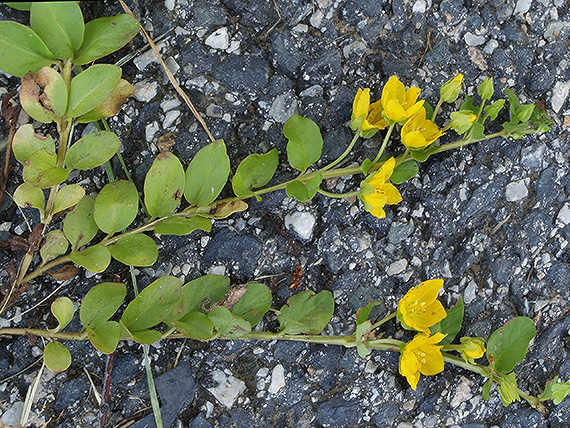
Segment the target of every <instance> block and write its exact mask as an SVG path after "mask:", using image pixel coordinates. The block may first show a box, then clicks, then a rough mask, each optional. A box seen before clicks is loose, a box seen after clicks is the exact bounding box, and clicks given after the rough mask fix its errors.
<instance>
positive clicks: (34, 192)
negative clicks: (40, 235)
mask: <svg viewBox="0 0 570 428" xmlns="http://www.w3.org/2000/svg"><path fill="white" fill-rule="evenodd" d="M12 198H14V202H16V205H18V206H19V207H20V208H26V207H32V208H36V209H38V210H39V211H40V215H42V216H43V214H44V208H45V206H46V199H45V196H44V192H43V190H42V189H38V188H37V187H34V186H30V185H29V184H28V183H22V184H20V185H19V186H18V187H17V189H16V190H15V191H14V195H13V196H12Z"/></svg>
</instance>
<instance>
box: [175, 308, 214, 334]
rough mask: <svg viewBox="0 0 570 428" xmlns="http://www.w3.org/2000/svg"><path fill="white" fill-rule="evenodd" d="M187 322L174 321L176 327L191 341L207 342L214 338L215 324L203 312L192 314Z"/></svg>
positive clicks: (188, 316)
mask: <svg viewBox="0 0 570 428" xmlns="http://www.w3.org/2000/svg"><path fill="white" fill-rule="evenodd" d="M184 318H185V321H184V322H182V321H174V323H173V324H174V327H176V329H177V330H178V331H179V332H180V333H182V334H183V335H184V336H186V337H189V338H191V339H196V340H202V341H206V340H209V339H211V338H212V337H213V336H214V324H213V323H212V321H210V318H208V315H206V314H205V313H203V312H191V313H189V314H188V315H186V317H184Z"/></svg>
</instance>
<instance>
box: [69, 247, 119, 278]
mask: <svg viewBox="0 0 570 428" xmlns="http://www.w3.org/2000/svg"><path fill="white" fill-rule="evenodd" d="M70 257H71V260H72V261H73V263H75V264H77V265H79V266H81V267H84V268H85V269H87V270H88V271H90V272H103V271H104V270H105V269H107V266H109V263H111V253H110V252H109V250H108V249H107V247H105V246H104V245H101V244H97V245H94V246H92V247H89V248H86V249H85V250H83V251H80V252H76V251H74V252H72V253H71V254H70Z"/></svg>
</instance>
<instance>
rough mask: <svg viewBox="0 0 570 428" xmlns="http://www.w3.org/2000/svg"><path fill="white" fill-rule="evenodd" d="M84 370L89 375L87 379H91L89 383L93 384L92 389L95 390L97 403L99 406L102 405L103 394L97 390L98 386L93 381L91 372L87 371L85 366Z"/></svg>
mask: <svg viewBox="0 0 570 428" xmlns="http://www.w3.org/2000/svg"><path fill="white" fill-rule="evenodd" d="M83 371H84V372H85V374H86V375H87V379H89V383H90V384H91V389H92V390H93V395H94V396H95V401H97V404H98V405H99V407H101V394H99V392H97V388H96V387H95V383H94V382H93V379H92V378H91V375H90V374H89V372H88V371H87V369H86V368H85V367H83Z"/></svg>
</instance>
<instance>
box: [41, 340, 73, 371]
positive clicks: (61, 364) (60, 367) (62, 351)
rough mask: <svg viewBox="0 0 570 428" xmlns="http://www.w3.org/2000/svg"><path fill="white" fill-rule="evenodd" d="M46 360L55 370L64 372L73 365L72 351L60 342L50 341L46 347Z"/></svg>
mask: <svg viewBox="0 0 570 428" xmlns="http://www.w3.org/2000/svg"><path fill="white" fill-rule="evenodd" d="M44 362H45V364H46V367H47V368H48V369H50V370H51V371H53V372H56V373H57V372H62V371H64V370H67V369H68V367H69V366H70V365H71V352H69V349H67V348H66V347H65V346H64V345H62V344H61V343H59V342H56V341H52V342H49V343H48V344H47V345H46V347H45V348H44Z"/></svg>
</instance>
